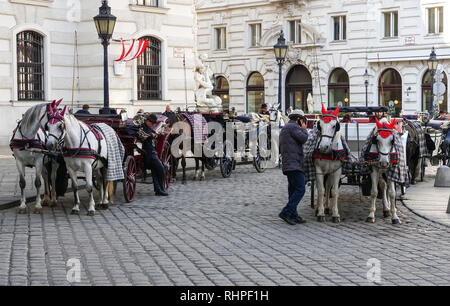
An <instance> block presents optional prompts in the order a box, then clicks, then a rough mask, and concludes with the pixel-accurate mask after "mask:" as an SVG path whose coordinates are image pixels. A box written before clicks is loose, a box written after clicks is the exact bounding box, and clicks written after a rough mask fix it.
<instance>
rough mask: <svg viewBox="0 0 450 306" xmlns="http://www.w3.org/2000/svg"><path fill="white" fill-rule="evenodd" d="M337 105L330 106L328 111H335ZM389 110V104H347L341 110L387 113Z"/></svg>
mask: <svg viewBox="0 0 450 306" xmlns="http://www.w3.org/2000/svg"><path fill="white" fill-rule="evenodd" d="M336 108H337V107H335V106H333V107H328V111H334V110H336ZM387 111H389V108H388V107H387V106H368V107H366V106H347V107H341V108H340V110H339V112H341V113H368V114H372V113H386V112H387Z"/></svg>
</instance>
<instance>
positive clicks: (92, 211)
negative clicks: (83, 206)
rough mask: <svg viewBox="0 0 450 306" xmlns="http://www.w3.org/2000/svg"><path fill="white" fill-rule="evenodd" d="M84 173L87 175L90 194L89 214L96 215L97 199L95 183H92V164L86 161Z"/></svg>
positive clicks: (87, 188)
mask: <svg viewBox="0 0 450 306" xmlns="http://www.w3.org/2000/svg"><path fill="white" fill-rule="evenodd" d="M84 174H85V175H86V191H87V192H88V194H89V209H88V216H94V215H95V201H94V187H93V186H94V185H93V183H92V166H91V164H88V163H86V164H85V166H84Z"/></svg>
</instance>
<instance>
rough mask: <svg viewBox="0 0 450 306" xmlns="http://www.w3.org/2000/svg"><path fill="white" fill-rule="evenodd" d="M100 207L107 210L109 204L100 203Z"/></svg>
mask: <svg viewBox="0 0 450 306" xmlns="http://www.w3.org/2000/svg"><path fill="white" fill-rule="evenodd" d="M101 208H102V209H103V210H107V209H109V204H102V205H101Z"/></svg>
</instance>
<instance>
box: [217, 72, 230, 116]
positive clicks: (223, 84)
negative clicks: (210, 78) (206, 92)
mask: <svg viewBox="0 0 450 306" xmlns="http://www.w3.org/2000/svg"><path fill="white" fill-rule="evenodd" d="M215 85H216V86H215V88H214V91H213V94H214V95H216V96H219V97H220V98H221V99H222V107H223V110H224V111H228V110H229V108H230V86H229V84H228V81H227V79H226V78H225V77H223V76H219V77H217V78H216V84H215Z"/></svg>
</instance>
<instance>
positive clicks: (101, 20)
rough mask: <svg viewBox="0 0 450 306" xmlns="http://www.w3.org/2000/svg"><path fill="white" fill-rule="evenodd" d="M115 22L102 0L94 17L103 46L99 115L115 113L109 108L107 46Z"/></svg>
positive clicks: (106, 2) (109, 9) (105, 1)
mask: <svg viewBox="0 0 450 306" xmlns="http://www.w3.org/2000/svg"><path fill="white" fill-rule="evenodd" d="M116 20H117V18H116V16H114V15H112V14H111V7H109V6H108V1H107V0H103V1H102V6H101V7H100V8H99V14H98V15H97V16H95V17H94V22H95V26H96V28H97V33H98V37H99V38H100V39H101V40H102V45H103V77H104V87H103V94H104V100H103V108H102V109H101V110H100V114H113V113H115V110H112V109H111V108H109V72H108V46H109V41H110V40H111V38H112V35H113V32H114V27H115V26H116Z"/></svg>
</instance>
